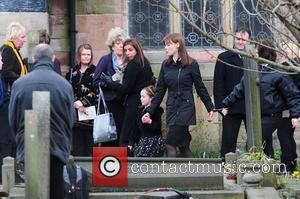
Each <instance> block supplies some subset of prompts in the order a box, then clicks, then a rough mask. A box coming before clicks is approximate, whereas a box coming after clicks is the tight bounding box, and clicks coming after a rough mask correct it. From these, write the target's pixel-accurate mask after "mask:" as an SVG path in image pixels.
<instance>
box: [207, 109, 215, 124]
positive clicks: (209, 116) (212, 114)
mask: <svg viewBox="0 0 300 199" xmlns="http://www.w3.org/2000/svg"><path fill="white" fill-rule="evenodd" d="M213 116H214V112H213V111H210V112H209V113H208V119H207V121H208V122H211V121H212V120H213Z"/></svg>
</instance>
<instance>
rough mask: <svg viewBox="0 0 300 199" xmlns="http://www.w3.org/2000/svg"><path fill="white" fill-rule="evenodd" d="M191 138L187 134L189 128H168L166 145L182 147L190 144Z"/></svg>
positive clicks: (188, 133) (173, 126) (176, 126)
mask: <svg viewBox="0 0 300 199" xmlns="http://www.w3.org/2000/svg"><path fill="white" fill-rule="evenodd" d="M191 140H192V136H191V134H190V132H189V126H178V125H172V126H169V132H168V135H167V139H166V144H168V145H171V146H174V147H182V146H187V145H189V144H190V142H191Z"/></svg>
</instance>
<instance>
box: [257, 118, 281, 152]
mask: <svg viewBox="0 0 300 199" xmlns="http://www.w3.org/2000/svg"><path fill="white" fill-rule="evenodd" d="M281 124H282V116H281V114H276V115H273V116H270V115H263V116H262V117H261V126H262V141H263V144H265V148H264V152H265V154H266V155H267V156H269V157H271V158H274V148H273V138H272V134H273V133H274V131H275V130H276V129H278V128H279V127H280V126H281Z"/></svg>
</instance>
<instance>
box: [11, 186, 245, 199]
mask: <svg viewBox="0 0 300 199" xmlns="http://www.w3.org/2000/svg"><path fill="white" fill-rule="evenodd" d="M187 192H188V193H189V194H191V197H192V198H193V199H228V198H230V199H245V196H244V191H243V189H242V188H241V187H240V186H235V187H234V188H232V189H225V190H212V191H211V190H210V191H208V190H206V191H200V190H194V191H187ZM144 194H145V192H98V193H90V195H89V199H132V198H134V197H135V196H141V195H144ZM158 195H159V194H158ZM10 198H11V199H25V189H24V187H22V188H21V187H15V188H13V190H11V194H10ZM161 198H162V197H160V199H161ZM173 198H174V197H173ZM148 199H150V197H148Z"/></svg>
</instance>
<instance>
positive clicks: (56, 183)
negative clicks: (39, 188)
mask: <svg viewBox="0 0 300 199" xmlns="http://www.w3.org/2000/svg"><path fill="white" fill-rule="evenodd" d="M63 167H64V163H63V162H62V161H61V160H60V159H59V158H57V157H56V156H53V155H50V199H64V180H63Z"/></svg>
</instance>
